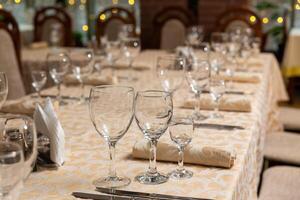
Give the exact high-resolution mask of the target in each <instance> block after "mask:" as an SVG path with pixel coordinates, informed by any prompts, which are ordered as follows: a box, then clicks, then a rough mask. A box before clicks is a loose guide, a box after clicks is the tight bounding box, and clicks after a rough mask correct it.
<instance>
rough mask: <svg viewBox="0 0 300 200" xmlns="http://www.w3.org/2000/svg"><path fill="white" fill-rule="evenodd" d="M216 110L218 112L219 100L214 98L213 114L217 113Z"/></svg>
mask: <svg viewBox="0 0 300 200" xmlns="http://www.w3.org/2000/svg"><path fill="white" fill-rule="evenodd" d="M218 112H219V100H218V99H216V100H215V107H214V113H215V114H218Z"/></svg>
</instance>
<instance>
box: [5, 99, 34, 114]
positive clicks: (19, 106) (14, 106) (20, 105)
mask: <svg viewBox="0 0 300 200" xmlns="http://www.w3.org/2000/svg"><path fill="white" fill-rule="evenodd" d="M35 104H36V101H35V100H32V99H30V98H28V97H24V98H20V99H17V100H10V101H7V102H5V104H4V105H3V106H2V108H1V112H5V113H12V114H24V115H32V114H33V112H34V108H35Z"/></svg>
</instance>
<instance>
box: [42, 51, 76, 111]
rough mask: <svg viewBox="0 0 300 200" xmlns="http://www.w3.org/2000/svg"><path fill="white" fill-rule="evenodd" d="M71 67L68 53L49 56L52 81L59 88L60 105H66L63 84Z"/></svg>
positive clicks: (48, 64)
mask: <svg viewBox="0 0 300 200" xmlns="http://www.w3.org/2000/svg"><path fill="white" fill-rule="evenodd" d="M70 65H71V61H70V58H69V56H68V55H67V54H66V53H63V52H58V53H49V54H48V55H47V66H48V70H49V73H50V76H51V78H52V80H53V81H54V83H55V84H56V86H57V91H58V93H57V100H58V102H59V104H60V105H65V104H66V102H64V101H63V100H62V98H61V83H62V82H63V79H64V77H65V75H66V74H67V73H68V70H69V67H70Z"/></svg>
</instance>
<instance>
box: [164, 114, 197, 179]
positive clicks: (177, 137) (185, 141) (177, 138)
mask: <svg viewBox="0 0 300 200" xmlns="http://www.w3.org/2000/svg"><path fill="white" fill-rule="evenodd" d="M169 133H170V138H171V140H172V141H173V142H174V143H175V144H176V146H177V148H178V167H177V169H175V170H173V171H171V172H170V173H169V174H168V175H169V177H171V178H174V179H185V178H191V177H192V176H193V172H192V171H189V170H187V169H185V168H184V149H185V147H186V146H187V145H189V144H190V143H191V141H192V138H193V133H194V122H193V120H192V119H191V118H181V117H174V116H173V117H172V120H171V123H170V125H169Z"/></svg>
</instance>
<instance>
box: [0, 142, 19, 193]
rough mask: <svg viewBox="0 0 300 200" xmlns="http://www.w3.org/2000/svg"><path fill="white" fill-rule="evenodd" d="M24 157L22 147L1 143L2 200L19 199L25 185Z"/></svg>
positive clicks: (0, 179) (0, 190)
mask: <svg viewBox="0 0 300 200" xmlns="http://www.w3.org/2000/svg"><path fill="white" fill-rule="evenodd" d="M23 169H24V157H23V152H22V149H21V147H20V146H19V145H18V144H16V143H13V142H5V141H0V199H18V197H19V193H20V190H21V188H22V185H23V177H24V173H23Z"/></svg>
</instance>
